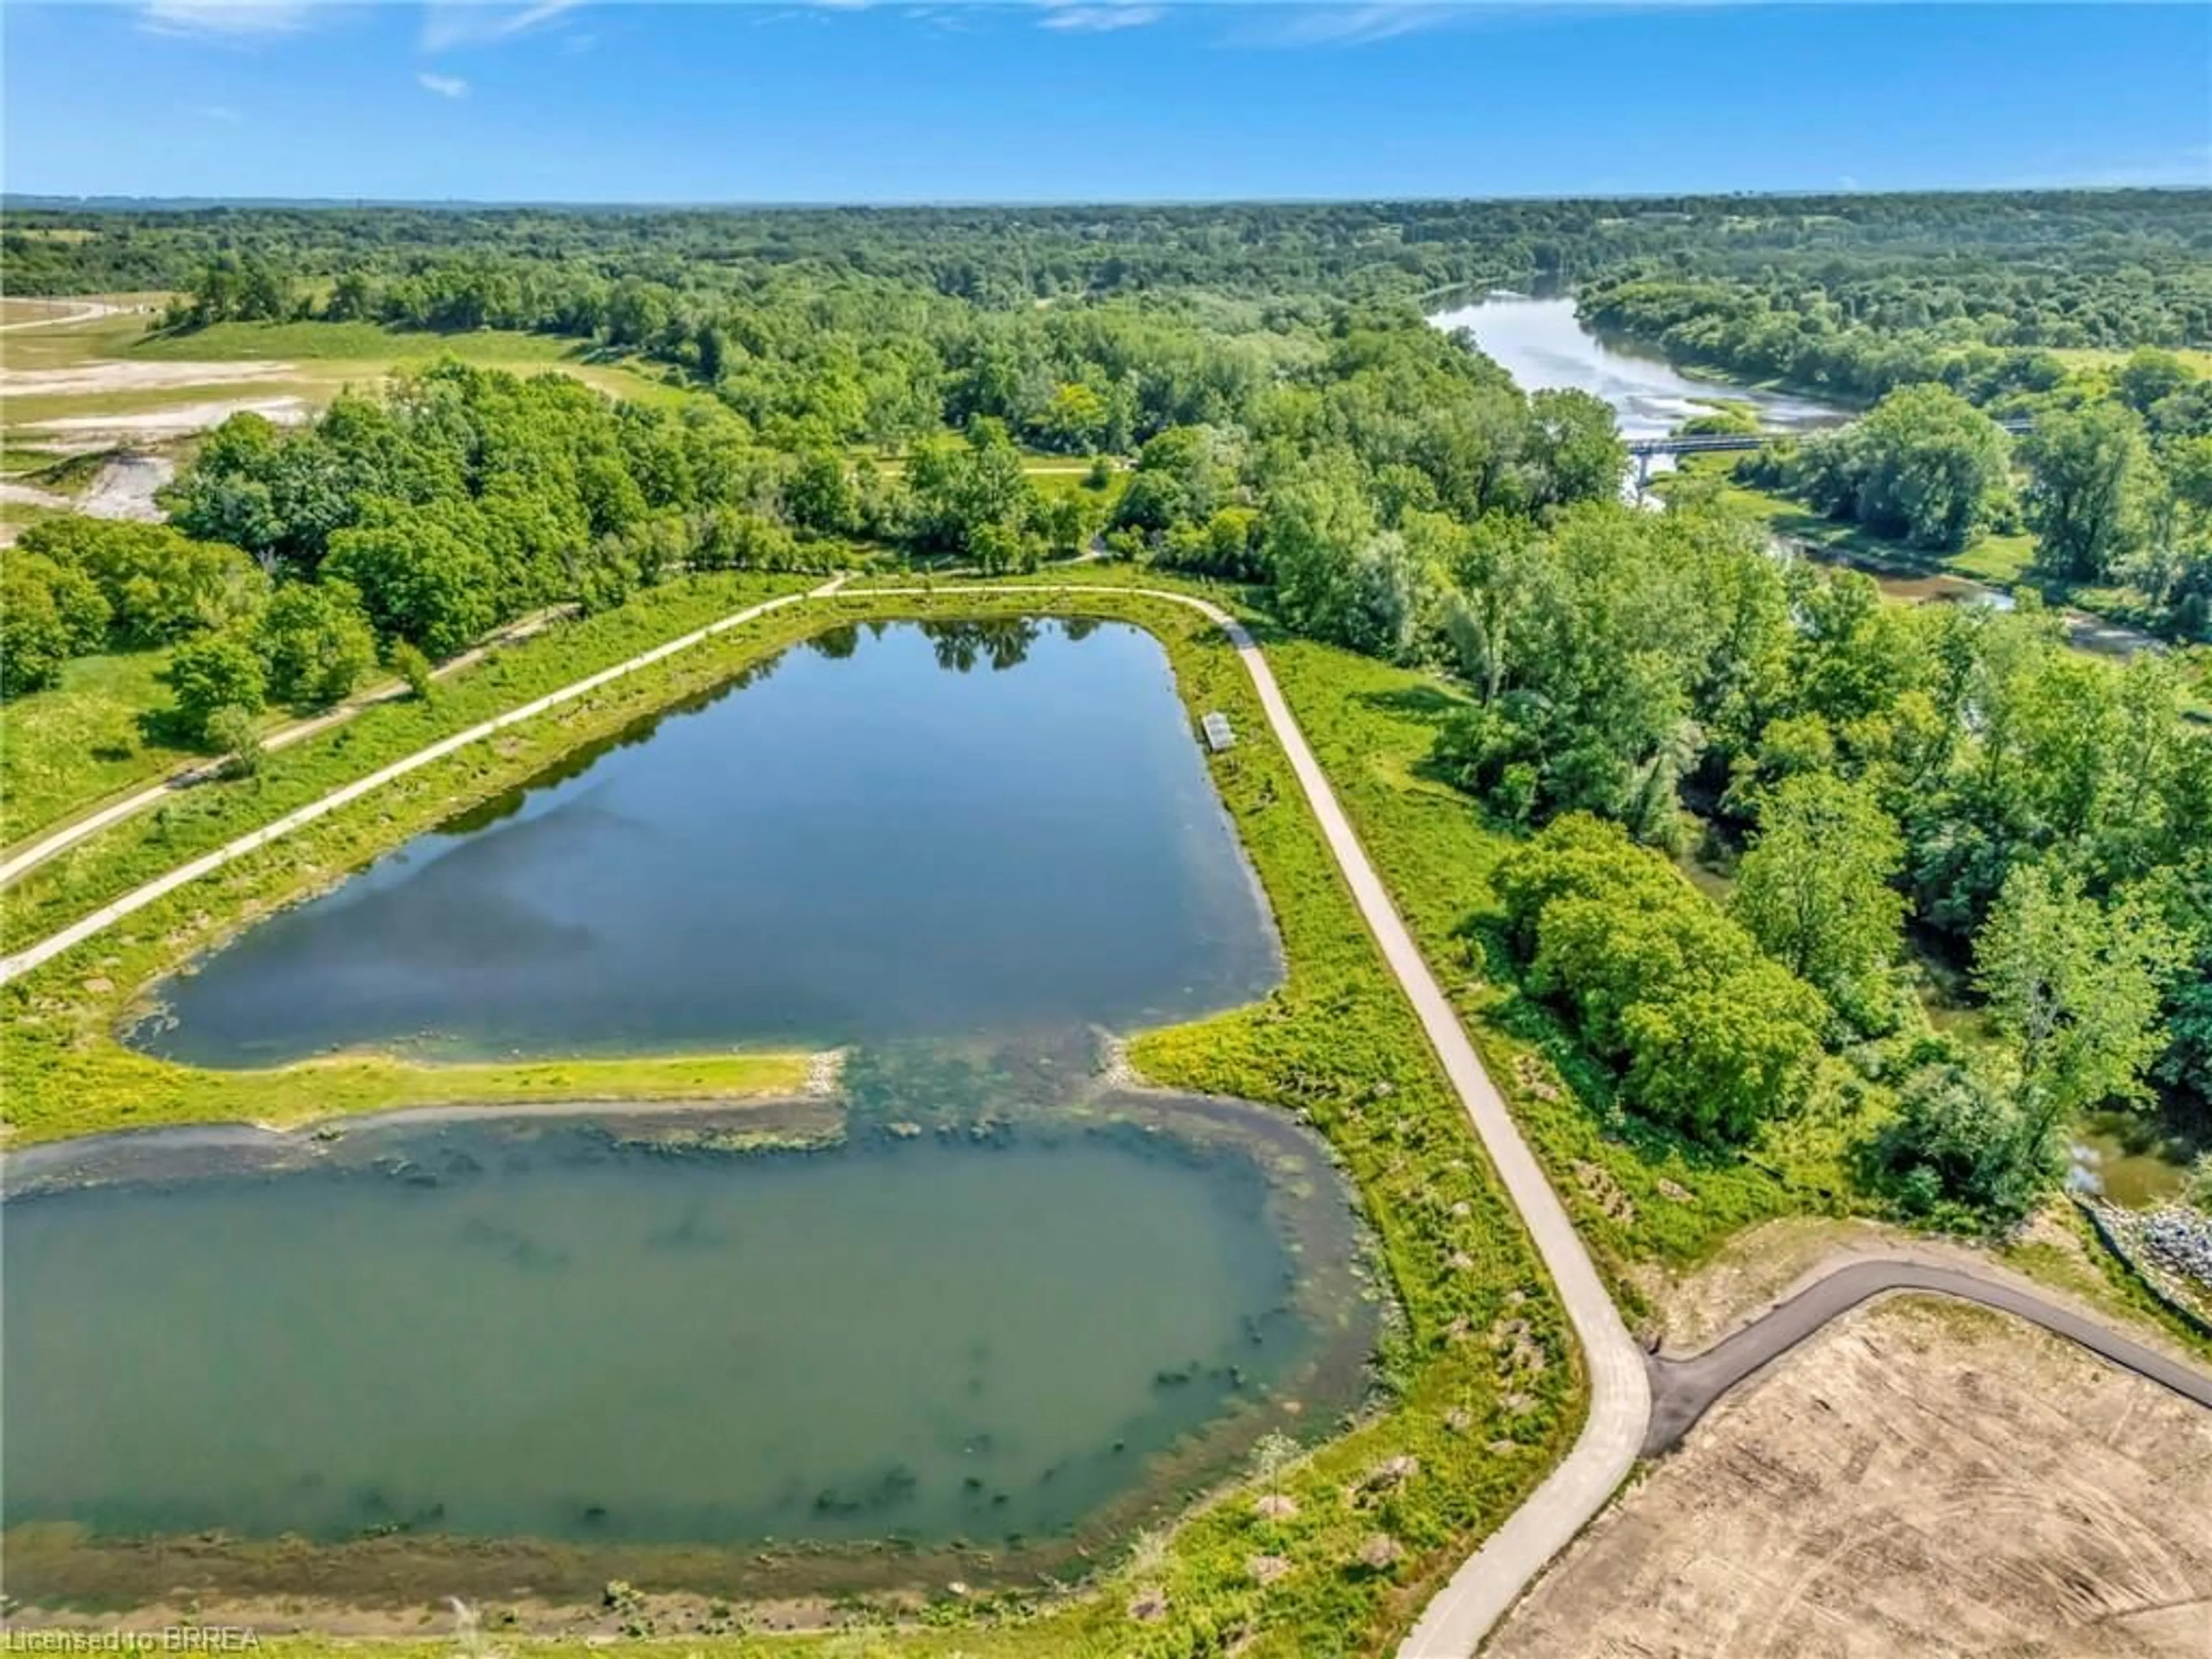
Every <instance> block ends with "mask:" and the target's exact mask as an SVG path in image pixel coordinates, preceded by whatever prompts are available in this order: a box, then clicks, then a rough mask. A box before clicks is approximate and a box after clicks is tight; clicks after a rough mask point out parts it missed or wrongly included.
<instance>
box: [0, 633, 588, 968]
mask: <svg viewBox="0 0 2212 1659" xmlns="http://www.w3.org/2000/svg"><path fill="white" fill-rule="evenodd" d="M567 610H568V607H566V606H556V607H555V608H554V609H552V610H550V611H538V612H537V613H536V614H534V615H532V616H529V617H523V618H522V619H521V620H520V621H519V622H513V623H508V624H507V626H506V627H505V628H502V629H500V630H499V632H498V633H496V634H495V635H492V636H491V637H490V638H489V639H488V640H486V641H484V642H483V644H481V645H476V646H471V647H469V649H467V650H466V651H464V652H462V653H461V654H460V655H459V656H458V657H449V658H447V659H446V660H445V661H444V662H442V663H440V664H439V665H438V666H437V667H436V668H435V669H434V670H433V671H431V678H434V679H444V678H446V677H447V675H448V674H457V673H459V672H460V671H461V670H463V669H465V668H467V667H470V666H471V665H473V664H476V663H477V662H481V661H482V660H483V658H484V656H485V654H486V653H489V652H491V651H495V650H497V649H498V648H499V647H501V646H505V645H513V644H516V643H518V642H519V641H523V640H526V639H528V638H530V637H531V635H533V634H536V633H538V632H539V631H540V630H542V629H544V627H545V625H546V624H547V623H550V622H551V621H553V620H554V619H555V618H556V617H561V616H563V615H565V614H566V613H567ZM406 695H407V687H406V686H405V685H404V684H402V683H401V682H400V681H398V680H390V681H387V682H386V683H385V684H382V685H380V686H378V687H376V688H375V689H374V690H369V691H364V692H362V693H361V694H359V695H358V696H352V697H349V698H348V699H347V700H346V701H345V702H342V703H340V704H338V706H337V708H332V709H331V710H330V711H329V712H328V713H326V714H311V715H309V716H308V717H307V719H306V720H291V721H288V722H287V723H286V724H284V725H283V726H272V727H271V728H270V729H269V730H268V731H266V732H263V733H262V734H261V746H262V748H263V749H264V750H271V749H286V748H289V747H290V746H291V745H292V744H295V743H301V742H303V741H305V740H306V739H307V738H312V737H313V736H314V735H315V734H316V733H317V732H327V731H329V730H330V729H331V727H332V726H343V725H344V724H345V722H346V721H348V720H351V719H352V718H353V717H354V716H355V715H356V714H360V713H361V712H362V709H364V708H374V707H375V706H376V705H377V704H378V703H380V702H391V701H392V699H393V698H395V697H402V696H406ZM226 764H227V763H226V762H224V761H222V760H207V761H188V762H186V763H185V764H184V765H182V766H179V767H178V768H176V769H174V770H173V771H169V772H166V773H164V774H162V775H161V777H160V778H159V779H158V780H156V781H154V782H152V783H149V784H147V785H145V786H144V787H141V788H138V789H134V790H133V791H131V793H129V794H127V795H125V796H123V797H121V798H120V799H116V800H112V801H110V802H108V803H107V805H105V806H94V807H92V808H90V809H88V810H87V811H84V812H82V813H80V814H78V815H77V816H76V817H68V818H64V819H63V820H62V821H61V822H60V823H54V824H49V825H47V826H46V832H45V833H44V834H43V835H41V836H40V837H39V839H38V840H36V841H34V842H31V843H30V844H29V845H28V846H27V847H25V848H22V849H21V851H20V852H17V853H15V854H12V855H10V856H9V858H8V859H7V860H4V861H0V890H4V889H6V888H7V887H8V886H9V885H10V884H13V883H15V882H16V881H19V880H21V878H23V877H24V876H26V875H27V874H29V873H30V872H32V871H33V870H35V869H37V868H38V867H39V866H40V865H42V864H44V863H46V861H47V860H49V859H52V858H55V857H58V855H59V854H63V853H66V852H67V851H69V849H70V848H72V847H74V846H76V844H77V843H78V842H81V841H84V840H87V839H88V838H89V837H91V836H96V835H98V834H99V833H100V831H101V830H103V829H107V828H109V827H110V826H111V825H113V824H118V823H122V822H123V821H124V820H125V818H131V817H137V815H138V814H139V813H141V812H143V811H147V810H148V809H149V808H150V807H154V806H158V805H161V802H162V801H164V800H166V799H168V798H169V797H170V796H171V795H173V794H175V793H177V792H178V791H179V790H180V789H190V788H192V787H194V786H196V785H198V784H203V783H207V782H210V781H213V780H214V779H216V778H219V777H221V776H222V773H223V769H224V767H225V765H226ZM402 764H403V765H404V763H402ZM393 775H394V776H397V775H398V774H396V773H395V774H393ZM301 810H302V811H306V810H307V809H306V808H302V809H301ZM303 822H304V820H303ZM210 867H213V866H210ZM117 902H118V903H121V902H125V901H123V900H118V901H117ZM126 914H127V913H126ZM13 961H14V958H12V957H9V958H4V959H0V985H4V984H6V983H7V982H8V981H9V980H10V979H13V978H14V977H15V974H16V973H17V972H18V971H20V970H19V969H15V968H14V967H13V966H12V965H10V964H12V963H13Z"/></svg>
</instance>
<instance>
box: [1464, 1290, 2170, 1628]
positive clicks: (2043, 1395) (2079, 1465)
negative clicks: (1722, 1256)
mask: <svg viewBox="0 0 2212 1659" xmlns="http://www.w3.org/2000/svg"><path fill="white" fill-rule="evenodd" d="M1484 1651H1485V1653H1486V1655H1488V1656H1492V1659H1661V1656H1682V1659H1693V1656H1694V1659H1892V1656H1911V1659H1943V1656H1967V1655H1972V1656H1988V1659H1996V1656H2000V1655H2002V1656H2004V1659H2118V1656H2129V1659H2136V1656H2143V1659H2153V1656H2154V1659H2208V1656H2212V1413H2207V1412H2205V1411H2203V1409H2201V1408H2200V1407H2196V1406H2193V1405H2191V1404H2189V1403H2188V1402H2186V1401H2182V1400H2179V1399H2177V1398H2176V1397H2174V1396H2173V1395H2170V1394H2168V1393H2166V1391H2165V1390H2164V1389H2160V1388H2159V1387H2157V1386H2156V1385H2155V1384H2154V1383H2147V1382H2144V1381H2142V1379H2140V1378H2137V1377H2135V1376H2130V1375H2128V1374H2126V1373H2124V1372H2123V1371H2120V1370H2116V1369H2114V1368H2113V1367H2111V1366H2108V1365H2106V1364H2103V1363H2102V1362H2100V1361H2099V1360H2097V1359H2095V1358H2092V1357H2091V1356H2089V1355H2087V1354H2086V1353H2084V1352H2081V1350H2080V1349H2078V1348H2076V1347H2075V1346H2072V1345H2071V1344H2069V1343H2067V1342H2064V1341H2062V1340H2059V1339H2057V1338H2056V1337H2052V1336H2049V1335H2046V1334H2044V1333H2042V1332H2040V1331H2037V1330H2034V1329H2032V1328H2029V1327H2027V1326H2025V1325H2022V1324H2020V1323H2018V1322H2015V1321H2012V1320H2008V1319H2006V1318H2004V1317H2003V1316H2000V1315H1996V1314H1991V1313H1988V1312H1984V1311H1983V1310H1977V1309H1967V1308H1964V1307H1961V1306H1960V1305H1958V1304H1950V1303H1946V1302H1941V1301H1933V1300H1926V1301H1923V1300H1897V1301H1891V1302H1887V1303H1881V1304H1875V1305H1874V1306H1871V1307H1869V1308H1865V1309H1862V1310H1859V1311H1857V1313H1854V1314H1851V1315H1850V1316H1847V1317H1845V1318H1844V1319H1842V1320H1839V1321H1838V1322H1836V1323H1835V1324H1834V1325H1832V1326H1831V1327H1830V1328H1828V1329H1827V1330H1826V1331H1825V1332H1823V1333H1822V1334H1820V1336H1818V1337H1816V1338H1814V1340H1812V1341H1810V1342H1808V1343H1807V1344H1806V1345H1805V1346H1804V1347H1802V1348H1801V1349H1800V1350H1798V1352H1796V1354H1794V1355H1792V1356H1791V1357H1790V1358H1788V1359H1787V1360H1785V1361H1784V1362H1783V1364H1781V1365H1779V1366H1778V1367H1777V1368H1776V1370H1773V1371H1772V1372H1771V1373H1769V1374H1768V1375H1766V1376H1764V1377H1759V1378H1754V1379H1753V1381H1752V1382H1751V1383H1747V1384H1746V1385H1745V1386H1744V1387H1743V1388H1742V1389H1739V1390H1738V1391H1737V1392H1736V1393H1735V1395H1733V1396H1731V1397H1730V1398H1729V1399H1727V1400H1724V1401H1723V1402H1722V1403H1721V1404H1720V1405H1719V1406H1718V1407H1717V1408H1716V1409H1715V1410H1714V1412H1713V1413H1712V1415H1711V1417H1709V1418H1708V1419H1706V1420H1705V1423H1703V1424H1702V1425H1699V1427H1698V1428H1697V1429H1695V1430H1693V1431H1692V1433H1691V1436H1690V1438H1689V1440H1688V1441H1687V1442H1686V1444H1685V1445H1684V1447H1683V1449H1681V1451H1680V1452H1679V1453H1677V1454H1675V1455H1674V1456H1672V1457H1670V1458H1668V1459H1666V1460H1664V1461H1662V1462H1661V1463H1660V1464H1658V1465H1657V1467H1656V1469H1655V1470H1654V1471H1653V1472H1652V1473H1651V1474H1650V1476H1649V1477H1648V1478H1647V1479H1646V1480H1644V1483H1643V1484H1642V1485H1641V1486H1639V1487H1638V1488H1636V1489H1635V1490H1633V1491H1632V1492H1630V1493H1629V1495H1628V1496H1626V1498H1623V1499H1622V1500H1621V1501H1620V1503H1619V1504H1616V1505H1615V1506H1614V1507H1613V1509H1612V1510H1608V1511H1607V1513H1606V1514H1605V1515H1604V1516H1601V1518H1600V1519H1599V1520H1598V1521H1597V1522H1595V1524H1593V1525H1592V1527H1591V1528H1590V1529H1589V1532H1588V1533H1587V1534H1585V1535H1584V1537H1583V1540H1582V1541H1580V1542H1579V1543H1577V1545H1576V1546H1575V1547H1574V1549H1573V1550H1572V1551H1571V1552H1570V1553H1568V1554H1567V1555H1566V1556H1565V1558H1564V1559H1562V1561H1561V1562H1560V1564H1559V1565H1558V1566H1556V1567H1555V1568H1554V1569H1553V1571H1551V1572H1550V1573H1549V1574H1548V1575H1547V1577H1545V1578H1544V1579H1543V1580H1542V1581H1541V1583H1539V1584H1538V1585H1537V1587H1536V1588H1535V1589H1534V1590H1533V1591H1532V1592H1531V1593H1530V1594H1529V1595H1528V1599H1527V1600H1526V1601H1523V1602H1522V1605H1521V1607H1519V1608H1517V1609H1516V1611H1515V1613H1513V1614H1512V1616H1511V1617H1510V1619H1509V1620H1508V1621H1507V1622H1506V1624H1505V1625H1504V1626H1503V1627H1502V1628H1501V1629H1500V1631H1499V1632H1498V1635H1497V1636H1496V1637H1495V1638H1492V1642H1491V1644H1490V1645H1489V1646H1488V1647H1486V1649H1485V1650H1484Z"/></svg>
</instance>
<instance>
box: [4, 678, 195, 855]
mask: <svg viewBox="0 0 2212 1659" xmlns="http://www.w3.org/2000/svg"><path fill="white" fill-rule="evenodd" d="M168 660H169V653H168V652H167V651H166V650H158V651H131V652H122V653H115V654H112V655H109V656H103V657H79V658H77V659H76V660H75V661H73V662H71V663H70V664H68V665H66V666H64V669H63V670H62V683H61V684H59V685H58V686H55V687H54V688H52V690H46V691H34V692H32V693H31V694H30V695H29V696H21V697H14V698H11V699H9V701H8V702H4V703H0V848H13V847H14V846H15V844H16V843H17V842H21V841H23V840H25V839H27V837H28V836H30V835H31V834H32V833H33V831H35V830H38V829H42V828H44V827H45V826H46V825H48V824H51V823H55V822H57V821H58V820H59V819H61V818H64V817H68V816H69V815H70V814H71V813H73V812H76V811H81V810H82V809H83V808H85V807H87V806H89V805H92V804H93V803H94V802H95V801H99V800H101V799H105V798H106V797H107V796H109V795H112V794H113V793H116V792H118V790H121V789H123V788H125V787H128V786H130V785H131V784H134V783H143V782H145V781H147V780H149V779H150V778H155V777H158V776H160V775H161V774H162V773H164V772H166V771H167V770H169V769H171V768H172V767H174V766H177V765H179V764H180V763H183V762H185V761H188V760H191V759H195V758H197V757H196V756H194V755H193V754H192V753H191V751H190V750H184V749H179V748H174V747H172V746H170V745H169V744H165V743H163V742H161V740H160V738H159V736H158V735H157V734H153V733H149V732H147V731H146V730H145V728H144V726H143V724H142V720H141V717H142V716H143V715H144V714H149V713H150V712H151V711H153V710H155V709H157V708H164V707H166V706H167V703H168V701H169V691H168V688H167V686H165V685H163V684H161V682H160V678H159V676H160V674H161V671H162V669H163V668H164V667H166V666H167V664H168Z"/></svg>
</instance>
